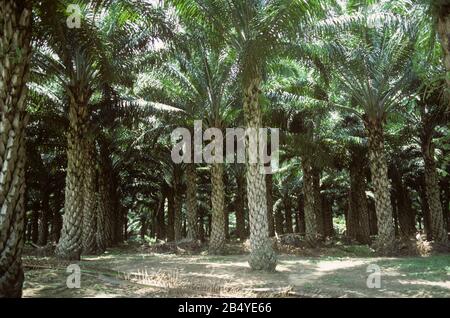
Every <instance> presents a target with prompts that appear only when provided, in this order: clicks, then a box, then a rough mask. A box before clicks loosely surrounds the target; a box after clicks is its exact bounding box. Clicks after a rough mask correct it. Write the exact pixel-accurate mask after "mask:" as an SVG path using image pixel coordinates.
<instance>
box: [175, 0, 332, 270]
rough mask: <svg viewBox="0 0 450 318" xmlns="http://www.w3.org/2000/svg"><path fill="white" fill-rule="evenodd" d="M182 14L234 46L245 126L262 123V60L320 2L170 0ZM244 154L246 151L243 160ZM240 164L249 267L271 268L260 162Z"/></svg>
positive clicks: (313, 12) (317, 9) (272, 255)
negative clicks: (245, 200) (244, 189)
mask: <svg viewBox="0 0 450 318" xmlns="http://www.w3.org/2000/svg"><path fill="white" fill-rule="evenodd" d="M171 2H172V3H174V4H175V6H176V8H177V9H178V11H179V12H180V14H181V15H182V16H185V17H188V18H191V19H193V20H195V21H197V22H198V23H199V25H205V26H209V27H210V29H211V30H212V32H214V36H215V38H216V39H217V40H218V41H225V43H227V45H229V46H230V47H232V48H233V49H235V50H236V52H237V54H238V60H239V63H240V75H241V92H242V96H243V101H242V103H243V110H244V118H245V126H246V128H250V129H256V130H257V131H259V128H261V127H262V114H261V107H260V104H259V98H260V89H261V88H260V85H261V82H262V80H263V73H264V68H265V63H266V61H267V59H268V57H269V56H270V55H271V54H272V53H274V52H276V50H275V49H276V48H277V47H278V44H279V43H280V42H282V38H283V37H285V36H286V35H287V34H292V32H296V31H298V29H299V25H301V24H306V23H307V22H309V21H310V18H311V17H312V16H314V15H316V14H318V13H321V12H322V9H323V7H322V3H321V2H320V1H308V2H305V1H284V0H276V1H257V0H252V1H238V0H232V1H218V0H209V1H197V0H189V1H182V0H173V1H171ZM248 157H249V153H247V158H248ZM256 158H257V159H258V160H257V162H258V163H250V162H247V163H246V166H247V168H246V175H247V195H248V207H249V220H250V249H251V254H250V260H249V264H250V266H251V268H253V269H256V270H268V271H272V270H274V269H275V267H276V255H275V253H274V251H273V248H272V244H271V242H270V240H269V236H268V220H267V202H266V184H265V176H264V175H263V174H261V173H260V172H261V171H262V165H263V163H262V160H261V158H260V157H259V154H256Z"/></svg>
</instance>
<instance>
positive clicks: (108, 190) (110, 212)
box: [97, 141, 120, 251]
mask: <svg viewBox="0 0 450 318" xmlns="http://www.w3.org/2000/svg"><path fill="white" fill-rule="evenodd" d="M99 146H100V147H99V148H100V156H99V165H98V167H97V170H98V195H99V197H100V198H101V200H102V201H101V203H100V202H99V206H98V208H99V209H101V211H100V210H99V213H102V215H101V216H100V218H102V219H104V224H102V225H100V226H101V227H102V228H101V229H98V230H97V232H98V234H97V242H98V243H99V244H101V245H99V246H97V247H98V249H99V251H102V250H104V247H111V246H113V244H114V243H116V242H118V241H119V240H120V239H119V238H117V237H116V235H115V234H114V233H115V223H116V222H117V221H119V222H120V220H117V219H119V217H120V216H119V215H118V212H119V205H120V199H119V197H118V194H117V182H116V179H115V178H114V171H113V163H112V161H111V158H110V150H109V147H108V145H107V144H106V143H105V142H102V141H99ZM97 220H99V218H97ZM97 224H98V222H97ZM99 231H100V232H99ZM99 235H101V237H99ZM103 240H104V242H103ZM103 244H104V245H105V246H103Z"/></svg>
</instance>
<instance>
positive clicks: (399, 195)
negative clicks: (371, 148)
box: [391, 165, 416, 239]
mask: <svg viewBox="0 0 450 318" xmlns="http://www.w3.org/2000/svg"><path fill="white" fill-rule="evenodd" d="M391 171H392V173H391V174H392V186H393V188H394V194H395V198H396V202H397V219H398V224H399V234H400V237H402V238H405V239H409V238H411V237H413V236H414V234H415V233H416V228H415V215H414V212H413V209H412V206H411V199H410V197H409V192H408V190H407V189H406V186H405V184H404V182H403V180H402V179H403V177H402V175H401V173H400V171H399V169H398V168H397V166H395V165H392V169H391Z"/></svg>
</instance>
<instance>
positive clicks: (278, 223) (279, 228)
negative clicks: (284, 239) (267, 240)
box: [273, 198, 285, 235]
mask: <svg viewBox="0 0 450 318" xmlns="http://www.w3.org/2000/svg"><path fill="white" fill-rule="evenodd" d="M282 207H283V200H282V199H281V198H280V199H278V200H277V201H276V202H275V204H274V205H273V209H274V211H275V231H276V233H277V235H282V234H284V233H285V230H284V216H283V212H282V210H281V209H282Z"/></svg>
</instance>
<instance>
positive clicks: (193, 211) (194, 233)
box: [186, 163, 198, 240]
mask: <svg viewBox="0 0 450 318" xmlns="http://www.w3.org/2000/svg"><path fill="white" fill-rule="evenodd" d="M186 187H187V189H186V200H187V211H186V214H187V215H186V219H187V229H186V234H187V235H186V236H187V238H188V239H190V240H196V239H198V229H197V220H198V216H197V172H196V170H195V164H193V163H189V164H187V167H186Z"/></svg>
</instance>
